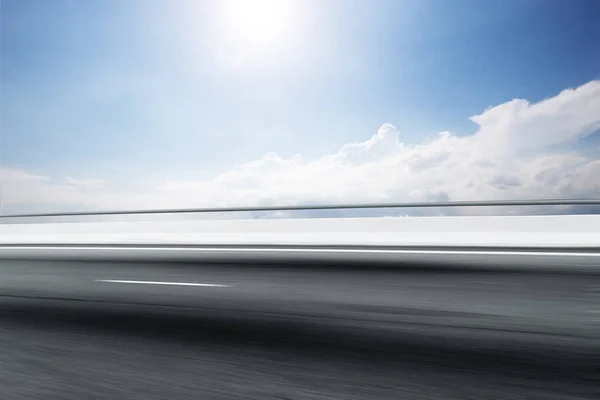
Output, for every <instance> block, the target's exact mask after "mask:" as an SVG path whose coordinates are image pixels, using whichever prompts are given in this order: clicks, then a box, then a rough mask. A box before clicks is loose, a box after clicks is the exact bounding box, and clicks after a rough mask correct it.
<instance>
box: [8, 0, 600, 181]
mask: <svg viewBox="0 0 600 400" xmlns="http://www.w3.org/2000/svg"><path fill="white" fill-rule="evenodd" d="M289 4H290V5H289V10H292V11H291V12H289V13H288V14H286V18H288V20H286V21H284V22H285V25H286V26H285V28H286V29H287V28H289V29H287V30H286V29H284V30H283V31H282V32H281V33H280V34H278V36H281V37H278V38H277V40H273V42H275V44H274V45H272V46H271V45H265V46H263V47H260V48H258V47H252V48H248V47H247V46H246V45H245V44H244V43H245V42H243V40H241V39H240V38H239V37H237V39H236V38H235V37H234V36H232V35H231V32H228V31H227V29H230V28H227V27H223V26H221V25H222V21H221V19H219V18H220V17H222V16H223V14H222V13H221V14H219V13H220V12H221V11H220V10H221V8H222V7H221V8H220V6H221V5H222V2H221V3H219V2H216V1H205V2H202V1H192V0H189V1H173V2H170V1H159V0H126V1H123V0H105V1H101V2H92V1H76V0H70V1H67V0H63V1H60V0H59V1H37V0H3V1H2V13H1V16H2V21H1V22H2V23H1V41H2V42H1V84H2V85H1V96H2V98H1V100H2V119H1V134H2V137H1V145H2V146H1V164H2V165H3V166H5V167H9V168H13V169H18V170H21V171H27V173H31V174H36V175H43V176H49V177H56V178H57V179H58V178H59V177H65V176H68V177H75V178H78V179H79V178H81V179H101V180H105V181H109V182H113V183H114V182H121V183H123V182H125V184H127V185H130V184H131V185H134V184H136V185H137V184H141V183H140V182H153V183H152V184H156V182H164V181H169V180H176V181H180V180H193V179H199V180H206V179H211V177H214V176H216V175H218V174H222V173H227V171H229V170H230V169H231V168H233V167H234V166H235V165H240V164H243V163H247V162H252V161H253V160H260V159H262V158H263V156H264V155H265V154H267V153H270V152H273V153H276V154H277V155H278V156H280V157H282V158H283V159H290V158H291V157H293V156H294V155H295V154H301V155H302V157H303V159H306V160H309V159H317V158H319V157H322V156H323V155H326V154H333V153H335V152H336V151H337V150H338V149H340V148H342V146H344V145H346V144H348V143H359V142H362V141H365V140H368V139H369V138H371V137H372V136H373V135H374V134H375V133H376V132H377V130H378V129H379V128H380V127H381V126H382V125H383V124H385V123H390V124H393V126H394V127H395V128H397V130H398V131H399V132H400V134H399V135H400V136H399V137H400V138H401V141H402V142H403V143H405V144H406V145H407V146H410V145H419V144H420V143H424V142H426V141H427V140H429V139H430V138H432V137H436V135H437V134H438V133H439V132H443V131H450V132H452V134H453V135H455V136H457V137H463V136H469V135H472V134H473V133H474V132H476V131H477V129H478V127H477V125H476V124H474V123H473V122H472V121H470V120H469V117H471V116H473V115H478V114H481V113H482V112H484V110H486V109H487V108H489V107H492V106H496V105H499V104H503V103H506V102H509V101H511V100H512V99H527V100H528V101H529V102H530V103H535V102H539V101H542V100H544V99H546V98H551V97H553V96H556V95H557V94H558V93H560V92H561V91H562V90H564V89H567V88H575V87H579V86H580V85H584V84H585V83H587V82H590V81H593V80H597V79H598V78H600V46H599V44H598V43H600V24H598V21H599V20H600V3H599V2H597V1H594V0H588V1H586V0H580V1H564V0H521V1H488V0H480V1H471V0H453V1H445V0H405V1H402V0H390V1H384V0H371V1H366V0H365V1H358V0H355V1H352V0H331V1H316V0H313V1H310V0H308V1H296V2H294V1H291V2H289ZM267 11H268V10H267ZM257 15H259V16H260V13H258V14H257ZM244 34H245V33H244V32H242V36H243V35H244ZM242 39H243V38H242ZM271 39H273V38H271ZM236 40H237V42H236ZM244 46H246V47H244Z"/></svg>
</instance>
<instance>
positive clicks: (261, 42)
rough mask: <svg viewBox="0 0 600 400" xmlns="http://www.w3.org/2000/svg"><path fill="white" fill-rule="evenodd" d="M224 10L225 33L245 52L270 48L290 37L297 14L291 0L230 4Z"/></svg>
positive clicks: (234, 1)
mask: <svg viewBox="0 0 600 400" xmlns="http://www.w3.org/2000/svg"><path fill="white" fill-rule="evenodd" d="M222 6H223V8H222V14H221V22H222V28H223V33H224V35H225V36H227V38H228V39H229V40H230V41H233V42H234V43H236V44H237V45H239V46H241V47H243V48H246V49H251V48H268V47H271V46H274V45H275V44H277V43H281V42H282V41H284V40H285V39H287V38H289V35H290V34H291V32H290V30H291V29H290V28H291V26H292V23H293V20H294V17H295V10H294V7H293V2H292V1H290V0H229V1H225V2H223V3H222Z"/></svg>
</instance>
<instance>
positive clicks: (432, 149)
mask: <svg viewBox="0 0 600 400" xmlns="http://www.w3.org/2000/svg"><path fill="white" fill-rule="evenodd" d="M470 119H471V120H472V121H473V122H475V123H476V124H477V125H478V129H477V131H476V132H475V133H474V134H472V135H470V136H463V137H460V136H456V135H453V134H452V133H450V132H442V133H439V134H438V135H436V136H435V137H433V138H431V139H429V140H427V141H424V142H423V143H422V144H419V145H415V146H409V145H406V144H403V143H402V135H401V133H400V132H399V130H398V129H397V128H396V127H395V126H393V125H391V124H387V123H386V124H383V125H382V126H381V128H380V129H379V130H378V131H377V133H376V134H375V135H374V136H373V137H372V138H370V139H368V140H366V141H364V142H360V143H349V144H346V145H344V146H343V147H342V148H340V149H339V150H338V151H337V152H335V153H333V154H326V155H323V156H322V157H320V158H317V159H312V160H305V159H303V158H302V156H300V155H295V156H293V157H291V158H289V159H284V158H282V157H280V156H279V155H277V154H275V153H268V154H266V155H265V156H264V157H263V158H262V159H258V160H255V161H251V162H248V163H246V164H242V165H238V166H235V167H234V168H232V169H231V170H229V171H227V172H225V173H223V174H221V175H218V176H215V177H213V178H212V179H208V180H198V181H193V180H191V181H169V182H164V183H161V184H159V185H157V186H155V187H154V188H148V189H147V190H146V191H143V192H142V191H139V190H138V191H128V190H122V189H119V190H117V189H116V188H114V187H111V185H109V184H107V183H105V182H100V181H96V180H93V179H74V178H63V179H58V180H57V179H53V178H50V177H44V176H37V175H33V174H29V173H27V172H26V171H21V170H17V169H13V168H9V167H2V170H1V171H0V173H1V174H2V175H1V176H0V181H1V182H2V196H1V197H2V202H3V204H4V209H5V210H18V211H23V210H26V209H28V208H29V209H39V208H46V209H57V208H58V209H61V210H63V209H67V208H79V209H96V208H103V209H107V208H143V207H200V206H235V205H248V206H254V205H269V204H296V203H307V202H312V203H336V202H362V201H382V202H383V201H385V202H389V201H420V200H421V201H422V200H473V199H519V198H540V197H542V198H551V197H553V198H558V197H598V196H599V195H600V161H599V157H598V154H590V152H589V151H582V149H581V146H580V145H578V143H579V141H580V140H581V139H583V138H585V137H586V136H588V135H590V134H591V133H594V132H595V131H597V130H599V129H600V81H591V82H589V83H587V84H585V85H582V86H580V87H578V88H576V89H568V90H565V91H563V92H561V93H559V94H558V95H556V96H554V97H552V98H549V99H546V100H543V101H540V102H538V103H534V104H530V103H529V102H527V101H526V100H520V99H515V100H512V101H509V102H507V103H504V104H500V105H498V106H495V107H491V108H489V109H487V110H486V111H484V112H483V113H482V114H480V115H475V116H473V117H471V118H470Z"/></svg>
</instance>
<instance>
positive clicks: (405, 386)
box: [0, 260, 600, 399]
mask: <svg viewBox="0 0 600 400" xmlns="http://www.w3.org/2000/svg"><path fill="white" fill-rule="evenodd" d="M165 283H168V284H165ZM599 343H600V275H595V274H564V273H541V272H540V273H531V272H529V273H516V272H489V271H487V272H483V271H482V272H477V271H472V270H471V271H464V272H460V271H456V270H453V271H452V272H444V271H442V270H439V271H435V270H423V271H418V270H410V269H394V268H375V267H373V268H369V267H358V266H355V267H352V268H342V267H340V266H320V267H317V266H314V267H308V266H303V267H294V266H284V265H270V266H252V265H245V266H239V265H194V264H166V263H156V264H141V263H139V264H136V263H122V262H119V263H116V262H115V263H107V262H105V263H99V262H98V263H91V262H88V263H83V262H58V261H55V262H41V261H8V260H0V387H1V388H2V390H3V398H6V399H53V398H56V399H86V398H90V399H98V398H107V399H108V398H110V399H121V398H122V399H238V398H239V399H521V398H522V399H525V398H527V399H594V398H598V397H600V386H599V385H598V384H597V383H596V380H597V376H598V374H600V368H599V366H600V346H599Z"/></svg>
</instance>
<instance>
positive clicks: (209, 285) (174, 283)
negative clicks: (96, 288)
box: [96, 279, 231, 288]
mask: <svg viewBox="0 0 600 400" xmlns="http://www.w3.org/2000/svg"><path fill="white" fill-rule="evenodd" d="M96 282H105V283H131V284H139V285H170V286H200V287H221V288H223V287H231V285H220V284H216V283H194V282H161V281H123V280H117V279H96Z"/></svg>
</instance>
